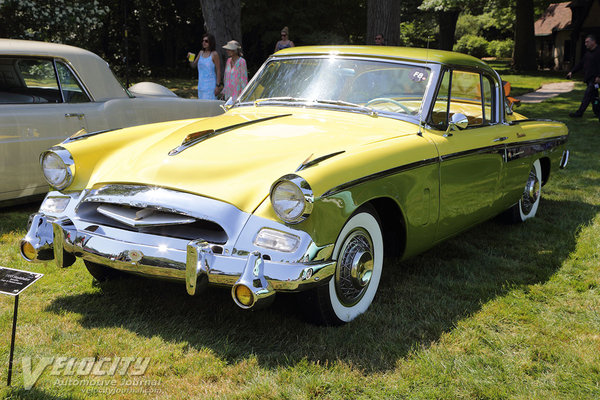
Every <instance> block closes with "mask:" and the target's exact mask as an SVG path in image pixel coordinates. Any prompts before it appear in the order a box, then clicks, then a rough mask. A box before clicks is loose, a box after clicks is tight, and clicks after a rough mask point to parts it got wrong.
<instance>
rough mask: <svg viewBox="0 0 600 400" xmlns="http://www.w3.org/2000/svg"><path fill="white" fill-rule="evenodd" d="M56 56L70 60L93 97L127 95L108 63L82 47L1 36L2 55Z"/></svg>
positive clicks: (106, 97) (98, 99) (104, 98)
mask: <svg viewBox="0 0 600 400" xmlns="http://www.w3.org/2000/svg"><path fill="white" fill-rule="evenodd" d="M5 55H11V56H29V57H57V58H62V59H65V60H67V61H68V63H69V64H70V65H71V67H72V68H73V69H74V70H75V72H76V73H77V74H78V75H79V77H80V78H81V80H82V81H83V84H84V85H85V86H86V87H87V89H88V90H89V91H90V93H91V95H92V96H93V97H94V100H96V101H101V100H106V99H110V98H117V97H128V95H127V93H126V92H125V90H124V89H123V87H122V86H121V85H120V84H119V82H118V81H117V80H116V79H115V77H114V75H113V73H112V71H111V70H110V68H109V66H108V63H107V62H106V61H104V60H103V59H102V58H100V57H99V56H97V55H96V54H94V53H92V52H91V51H87V50H84V49H81V48H79V47H74V46H68V45H65V44H58V43H47V42H37V41H34V40H17V39H0V56H5Z"/></svg>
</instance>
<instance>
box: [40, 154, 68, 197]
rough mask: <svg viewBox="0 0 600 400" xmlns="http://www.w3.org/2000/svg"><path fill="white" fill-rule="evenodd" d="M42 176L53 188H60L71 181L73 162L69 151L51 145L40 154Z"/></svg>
mask: <svg viewBox="0 0 600 400" xmlns="http://www.w3.org/2000/svg"><path fill="white" fill-rule="evenodd" d="M40 164H41V165H42V172H43V173H44V178H46V181H47V182H48V183H49V184H50V186H52V187H54V188H55V189H58V190H61V189H64V188H66V187H67V186H69V185H70V184H71V182H73V175H74V172H75V165H74V164H75V163H74V161H73V157H71V153H69V151H68V150H67V149H64V148H62V147H53V148H51V149H50V150H48V151H45V152H43V153H42V155H41V156H40Z"/></svg>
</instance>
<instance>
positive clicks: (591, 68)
mask: <svg viewBox="0 0 600 400" xmlns="http://www.w3.org/2000/svg"><path fill="white" fill-rule="evenodd" d="M585 47H586V48H587V51H586V52H585V54H584V55H583V57H582V58H581V61H579V63H577V65H575V67H573V69H572V70H571V71H570V72H569V73H568V74H567V78H569V79H571V77H572V76H573V73H575V72H577V71H580V70H582V69H583V82H584V83H585V84H586V85H587V88H586V89H585V94H584V95H583V100H582V101H581V105H580V106H579V109H578V110H577V111H575V112H571V113H569V116H570V117H572V118H579V117H581V116H583V113H584V111H585V109H586V108H587V107H588V105H589V104H590V103H591V102H592V101H593V100H594V99H595V98H596V97H598V85H599V84H600V47H598V42H597V40H596V37H595V36H594V35H588V36H587V37H586V38H585Z"/></svg>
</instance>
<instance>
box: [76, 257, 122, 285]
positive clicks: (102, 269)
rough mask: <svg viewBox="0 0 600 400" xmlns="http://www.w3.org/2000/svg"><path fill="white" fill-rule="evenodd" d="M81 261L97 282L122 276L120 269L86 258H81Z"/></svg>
mask: <svg viewBox="0 0 600 400" xmlns="http://www.w3.org/2000/svg"><path fill="white" fill-rule="evenodd" d="M83 263H84V264H85V267H86V268H87V270H88V272H89V273H90V275H92V276H93V277H94V279H96V280H97V281H98V282H106V281H111V280H115V279H119V278H121V277H122V276H123V273H122V272H121V271H118V270H116V269H113V268H109V267H106V266H104V265H102V264H97V263H95V262H91V261H87V260H83Z"/></svg>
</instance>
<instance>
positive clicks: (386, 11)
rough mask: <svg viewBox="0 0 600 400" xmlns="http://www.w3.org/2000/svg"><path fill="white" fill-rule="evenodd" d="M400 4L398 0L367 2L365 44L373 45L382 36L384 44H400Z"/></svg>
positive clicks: (373, 0) (371, 0)
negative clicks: (377, 36) (378, 36)
mask: <svg viewBox="0 0 600 400" xmlns="http://www.w3.org/2000/svg"><path fill="white" fill-rule="evenodd" d="M401 16H402V15H401V2H400V1H398V0H367V44H374V43H375V35H377V34H382V35H383V37H384V39H385V44H386V45H390V46H398V45H399V44H400V22H401V21H400V20H401Z"/></svg>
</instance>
